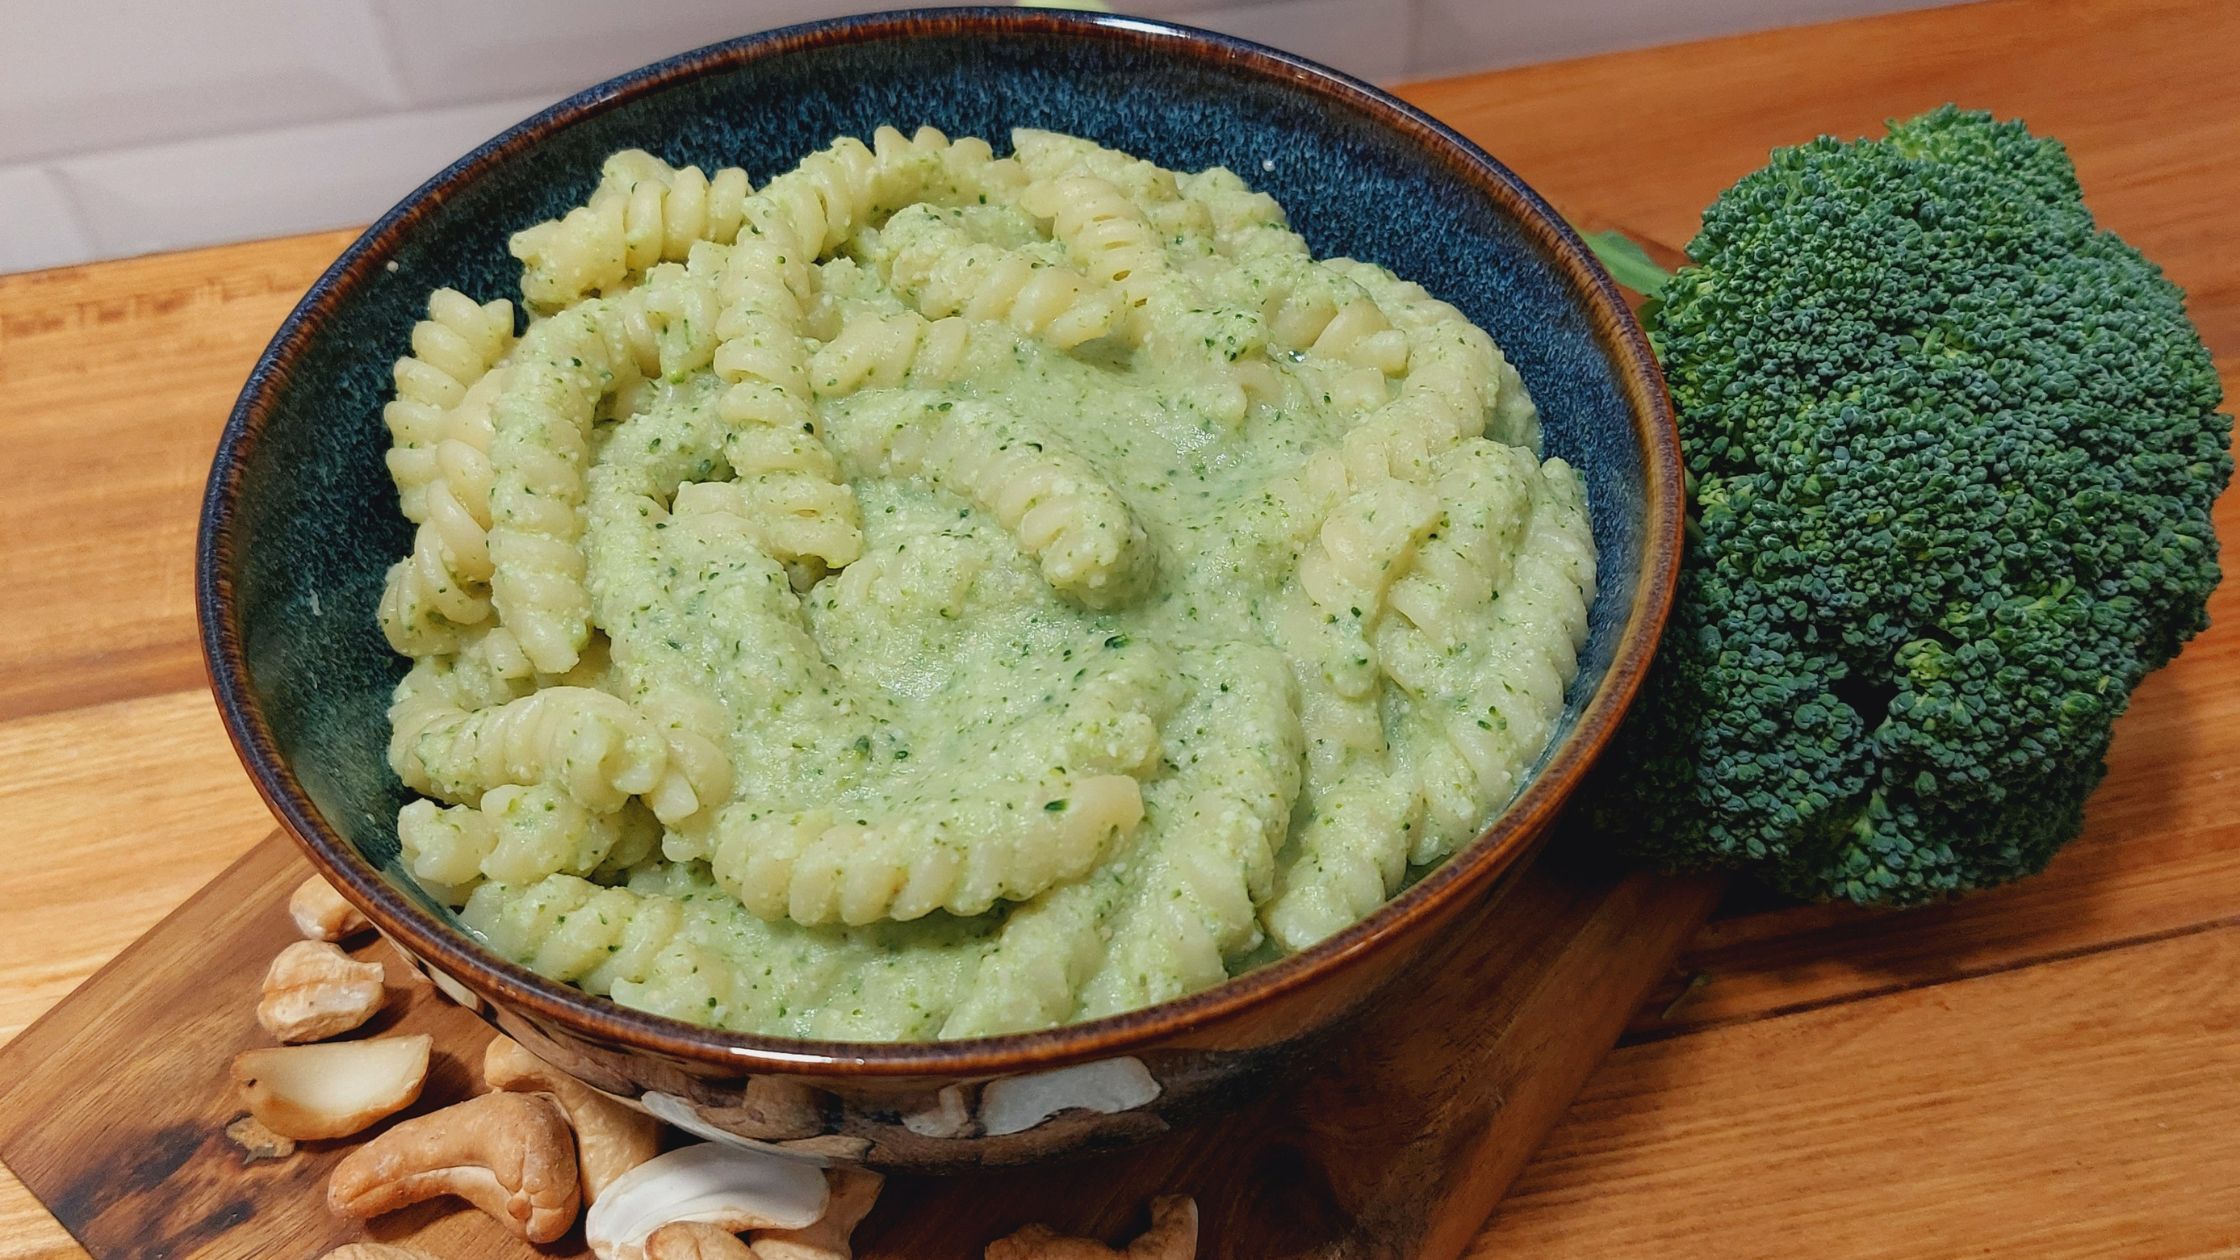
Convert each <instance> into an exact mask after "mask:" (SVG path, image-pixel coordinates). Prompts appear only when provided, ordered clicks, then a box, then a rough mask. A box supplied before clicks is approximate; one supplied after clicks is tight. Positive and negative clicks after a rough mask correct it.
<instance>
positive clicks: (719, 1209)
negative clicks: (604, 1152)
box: [583, 1142, 828, 1260]
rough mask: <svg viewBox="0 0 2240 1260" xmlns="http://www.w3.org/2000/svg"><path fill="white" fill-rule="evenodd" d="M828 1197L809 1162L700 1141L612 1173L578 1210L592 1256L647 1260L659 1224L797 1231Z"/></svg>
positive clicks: (602, 1259) (813, 1217)
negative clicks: (583, 1209) (584, 1209)
mask: <svg viewBox="0 0 2240 1260" xmlns="http://www.w3.org/2000/svg"><path fill="white" fill-rule="evenodd" d="M827 1197H828V1195H827V1191H826V1189H825V1184H824V1174H823V1173H822V1172H820V1171H818V1170H817V1169H816V1168H814V1167H812V1166H811V1165H808V1164H805V1163H801V1162H799V1161H797V1160H791V1159H786V1158H784V1157H782V1156H778V1155H766V1154H763V1153H762V1152H760V1151H751V1150H747V1149H744V1148H742V1147H736V1146H730V1145H726V1144H723V1143H718V1142H702V1143H700V1144H699V1145H697V1146H685V1147H679V1148H678V1149H676V1150H673V1151H670V1152H669V1153H668V1154H666V1155H660V1156H656V1157H655V1158H653V1159H650V1160H647V1161H646V1162H645V1163H643V1164H640V1165H638V1166H637V1167H636V1168H633V1169H631V1170H630V1171H629V1172H626V1173H624V1174H622V1176H620V1177H618V1178H616V1179H615V1181H614V1182H613V1184H611V1185H609V1186H608V1187H607V1189H606V1192H605V1193H604V1194H601V1195H600V1196H599V1201H598V1202H597V1203H594V1204H592V1205H591V1210H590V1211H589V1212H587V1213H585V1214H584V1218H583V1237H584V1241H585V1242H587V1243H589V1244H590V1245H591V1251H592V1254H594V1255H596V1256H598V1257H599V1260H646V1238H647V1236H648V1235H650V1234H652V1233H653V1231H655V1230H656V1229H659V1228H661V1227H662V1226H663V1225H668V1224H671V1223H672V1222H676V1221H698V1222H702V1223H704V1224H709V1225H714V1226H716V1227H717V1228H719V1229H721V1230H723V1231H725V1232H727V1233H734V1234H735V1233H738V1232H740V1231H742V1230H749V1229H800V1228H801V1227H802V1226H804V1225H808V1224H810V1223H812V1222H814V1221H815V1220H816V1219H817V1218H818V1217H820V1216H822V1215H824V1210H825V1202H826V1199H827Z"/></svg>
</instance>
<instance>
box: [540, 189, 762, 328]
mask: <svg viewBox="0 0 2240 1260" xmlns="http://www.w3.org/2000/svg"><path fill="white" fill-rule="evenodd" d="M748 191H749V185H748V182H747V173H746V172H745V171H742V170H740V169H738V168H737V167H728V166H727V167H724V168H722V169H720V170H718V171H717V172H716V173H715V174H714V175H712V176H711V175H709V174H707V173H706V172H704V171H702V170H701V169H700V168H699V167H697V166H687V167H685V168H683V169H682V170H679V169H677V168H675V167H672V166H670V165H669V164H668V163H667V162H664V161H662V160H661V159H660V158H657V157H655V156H653V155H652V154H650V153H647V152H645V151H644V150H642V149H625V150H623V151H622V152H620V153H617V154H615V155H614V156H612V157H610V158H608V159H607V160H606V164H605V165H604V166H602V167H601V168H600V172H599V186H598V187H597V188H596V189H595V190H594V191H593V192H592V194H591V199H590V201H588V202H587V203H586V204H584V205H581V206H578V207H576V208H575V209H573V210H570V211H569V212H568V213H567V214H565V215H563V216H562V217H560V218H558V219H553V220H549V221H547V222H544V223H539V224H537V225H535V226H533V227H527V228H523V229H522V230H521V231H519V232H516V233H514V234H513V239H512V241H511V242H510V243H509V248H510V249H511V250H512V252H513V256H514V257H515V258H518V259H520V260H521V262H522V274H521V293H522V296H523V297H524V298H526V299H527V301H528V303H529V305H530V306H531V307H532V308H534V309H537V310H540V311H554V310H559V309H560V308H562V307H565V306H568V305H570V304H572V303H574V302H576V301H578V300H580V299H581V298H583V297H584V296H585V295H586V294H594V293H606V292H610V291H612V290H615V289H619V288H621V287H623V286H624V285H625V284H626V283H627V282H628V281H629V280H630V279H631V278H632V277H634V276H636V275H638V274H640V273H643V272H644V271H646V270H647V269H648V268H650V267H652V266H653V265H654V264H655V263H658V262H664V261H666V262H682V261H683V260H684V259H685V258H686V257H687V256H689V254H690V252H691V249H692V246H693V245H694V244H695V243H697V242H700V241H715V242H718V243H726V242H729V241H730V240H731V239H732V238H733V237H735V236H737V235H738V234H739V225H740V223H741V222H742V216H743V212H744V207H745V202H746V198H747V194H748Z"/></svg>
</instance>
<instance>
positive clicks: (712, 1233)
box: [646, 1221, 759, 1260]
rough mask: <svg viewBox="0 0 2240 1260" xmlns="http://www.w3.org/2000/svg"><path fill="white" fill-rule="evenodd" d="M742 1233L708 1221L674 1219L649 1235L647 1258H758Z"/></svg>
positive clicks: (663, 1259) (753, 1259) (647, 1236)
mask: <svg viewBox="0 0 2240 1260" xmlns="http://www.w3.org/2000/svg"><path fill="white" fill-rule="evenodd" d="M758 1255H759V1253H758V1252H756V1251H755V1249H754V1248H752V1247H749V1246H747V1244H745V1243H743V1242H740V1241H739V1236H738V1235H737V1234H734V1233H730V1232H728V1231H726V1230H724V1229H723V1228H721V1227H720V1226H716V1225H710V1224H708V1223H707V1222H706V1221H671V1222H669V1223H668V1224H666V1225H664V1226H662V1227H661V1228H659V1229H657V1230H655V1231H653V1232H652V1233H650V1234H648V1235H646V1260H757V1256H758Z"/></svg>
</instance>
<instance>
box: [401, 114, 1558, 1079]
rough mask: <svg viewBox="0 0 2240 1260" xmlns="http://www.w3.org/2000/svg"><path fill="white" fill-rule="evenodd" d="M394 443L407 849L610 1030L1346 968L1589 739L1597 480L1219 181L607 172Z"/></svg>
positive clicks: (836, 1023)
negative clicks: (1582, 683)
mask: <svg viewBox="0 0 2240 1260" xmlns="http://www.w3.org/2000/svg"><path fill="white" fill-rule="evenodd" d="M513 252H514V254H515V255H516V256H517V257H518V258H520V259H521V261H522V263H523V280H522V286H521V305H522V308H523V310H524V312H525V315H526V320H525V326H523V327H521V328H520V329H519V330H518V331H517V329H516V326H515V325H516V317H515V312H514V308H513V307H512V305H511V304H509V303H507V302H504V301H491V302H488V303H478V302H476V301H474V300H472V299H470V298H468V297H467V296H465V295H462V294H459V293H456V292H452V291H450V290H443V291H439V292H438V293H437V294H436V295H435V296H434V297H433V298H432V299H431V300H430V302H429V306H428V318H427V320H425V321H424V322H422V323H421V324H420V325H419V326H418V327H417V328H416V329H414V331H413V335H412V353H411V354H410V355H409V356H408V357H406V358H404V359H402V360H400V361H399V362H398V365H397V369H396V379H397V392H396V401H395V402H393V403H391V404H390V405H389V407H388V410H387V412H386V416H387V419H388V422H389V425H390V428H391V430H392V433H393V437H394V442H395V445H394V448H393V449H392V451H391V452H390V457H389V464H390V468H391V470H392V472H393V473H394V475H395V479H396V483H397V489H398V495H399V501H400V506H401V508H402V510H403V512H404V514H405V515H406V517H407V518H409V519H410V520H411V521H412V522H414V523H415V524H416V526H417V527H418V532H417V534H416V536H415V539H414V541H413V544H412V551H411V554H409V555H408V556H406V557H405V558H404V559H402V560H400V561H399V562H398V563H397V565H396V566H395V567H394V568H393V569H392V570H391V571H390V573H389V578H388V584H387V588H386V590H385V593H384V596H383V598H382V600H381V604H380V613H379V615H380V619H381V624H382V629H383V631H384V632H385V634H386V635H387V637H388V639H389V641H390V643H391V644H392V645H393V646H394V647H395V648H396V650H397V651H398V652H399V653H401V654H403V655H405V656H409V657H411V658H412V667H411V670H410V672H409V673H408V674H407V675H406V677H405V679H404V680H403V682H402V683H400V684H399V686H398V688H397V692H396V697H395V703H394V706H393V708H392V710H391V720H392V725H393V736H392V740H391V744H390V761H391V764H392V765H393V767H394V768H395V770H396V772H397V774H398V776H399V778H400V779H401V780H402V781H403V782H404V783H405V785H406V786H407V787H409V788H411V789H412V790H413V791H414V792H416V793H419V794H420V795H421V796H422V797H423V798H424V799H416V800H414V801H412V802H411V803H410V804H408V805H406V806H405V808H404V810H403V813H402V815H401V816H400V817H399V819H398V823H397V832H398V837H399V841H400V844H401V849H402V861H403V862H404V864H405V866H406V867H407V869H408V870H409V871H410V872H411V873H412V874H413V875H414V876H415V877H416V878H418V879H419V880H420V881H421V882H422V883H423V885H424V886H425V887H427V888H428V889H429V890H430V891H431V893H433V894H434V895H436V896H438V897H440V898H443V899H445V900H446V901H448V902H449V903H450V904H452V905H454V906H457V907H460V908H461V909H460V915H461V919H462V921H463V922H464V923H465V924H466V925H467V927H468V928H469V929H470V930H472V931H473V932H475V933H477V934H478V935H479V936H481V937H482V938H483V939H484V940H485V941H487V942H488V943H489V944H490V945H491V946H492V947H493V948H495V949H496V950H498V951H499V952H501V953H503V954H504V955H506V956H507V957H509V958H513V959H515V960H518V961H520V962H522V963H524V964H526V965H528V966H530V967H532V968H534V969H536V970H537V971H539V972H542V973H543V974H545V975H548V976H552V977H554V978H557V979H560V980H564V981H569V982H573V983H575V984H577V985H580V986H582V987H583V988H585V989H587V990H589V991H591V992H593V993H599V994H605V995H608V996H611V997H612V998H613V999H614V1000H616V1001H618V1002H622V1003H624V1004H627V1005H630V1006H635V1007H640V1008H643V1009H646V1010H651V1011H655V1012H659V1013H662V1014H666V1015H671V1016H675V1017H678V1018H681V1019H686V1020H692V1021H695V1022H699V1023H703V1024H710V1025H716V1026H720V1027H724V1028H731V1029H737V1030H742V1031H752V1032H757V1033H767V1034H776V1035H791V1036H808V1037H819V1038H838V1039H850V1040H898V1039H925V1038H939V1037H964V1036H975V1035H985V1034H994V1033H1002V1032H1010V1031H1018V1030H1024V1029H1031V1028H1039V1027H1046V1026H1050V1025H1054V1024H1060V1023H1065V1022H1068V1021H1071V1020H1079V1019H1086V1018H1092V1017H1095V1016H1099V1015H1106V1014H1112V1013H1115V1012H1119V1011H1125V1010H1129V1009H1132V1008H1135V1007H1138V1006H1142V1005H1144V1004H1147V1003H1152V1002H1158V1001H1161V1000H1165V999H1168V998H1173V997H1178V996H1181V995H1184V994H1188V993H1191V992H1194V991H1196V990H1199V989H1202V988H1204V987H1206V986H1208V985H1211V984H1214V983H1217V982H1219V981H1220V980H1222V979H1223V978H1225V977H1227V976H1229V975H1232V974H1235V973H1236V972H1238V971H1240V970H1242V969H1244V968H1246V967H1249V966H1252V965H1255V964H1256V963H1259V962H1262V961H1265V960H1267V959H1269V958H1272V957H1276V956H1278V955H1281V954H1283V953H1287V952H1291V951H1295V950H1299V949H1303V948H1305V947H1307V946H1309V945H1312V944H1313V943H1315V942H1316V941H1319V940H1321V939H1323V938H1325V937H1327V936H1329V935H1331V934H1332V933H1335V932H1337V931H1340V930H1342V929H1343V928H1345V927H1346V926H1348V925H1349V924H1351V923H1353V922H1355V921H1356V920H1358V919H1359V918H1361V917H1362V916H1363V915H1366V914H1367V913H1369V912H1370V911H1371V910H1373V909H1374V908H1375V907H1376V906H1377V905H1379V904H1380V903H1382V902H1383V901H1384V900H1385V899H1386V898H1388V897H1390V896H1391V895H1392V894H1393V893H1394V892H1395V891H1396V890H1397V889H1398V888H1400V887H1401V886H1402V884H1404V883H1405V882H1406V881H1407V880H1408V878H1409V877H1410V875H1411V873H1412V872H1416V871H1420V870H1421V869H1422V868H1424V867H1425V866H1427V865H1429V864H1432V863H1436V862H1438V861H1440V860H1441V859H1443V858H1445V857H1446V856H1447V855H1449V854H1450V853H1452V852H1453V851H1454V850H1455V849H1456V848H1457V847H1459V846H1461V845H1462V844H1464V843H1466V842H1467V841H1468V840H1469V839H1470V838H1471V837H1473V836H1474V835H1476V834H1477V832H1478V831H1479V830H1480V829H1481V828H1483V827H1484V826H1485V825H1486V823H1487V822H1488V821H1489V820H1490V819H1491V818H1492V817H1493V815H1495V814H1496V813H1498V812H1499V811H1500V810H1501V809H1502V807H1503V806H1504V805H1505V804H1506V803H1507V802H1508V801H1509V799H1510V798H1511V797H1512V796H1513V795H1514V793H1515V792H1516V790H1517V789H1518V787H1519V785H1520V784H1521V782H1522V780H1523V778H1524V777H1525V776H1526V775H1527V774H1528V773H1529V770H1530V768H1531V767H1532V766H1533V764H1534V763H1535V762H1536V761H1537V760H1538V758H1539V757H1540V755H1541V753H1542V752H1543V750H1544V749H1545V747H1546V745H1547V743H1548V741H1549V740H1550V738H1551V737H1552V734H1553V731H1554V728H1555V724H1556V722H1557V721H1558V719H1559V718H1560V716H1561V714H1562V711H1563V705H1564V695H1565V691H1566V688H1567V687H1568V685H1569V683H1570V681H1571V678H1572V676H1573V674H1574V672H1575V669H1576V656H1577V652H1578V650H1579V648H1580V645H1581V644H1582V643H1583V641H1584V637H1585V632H1586V621H1587V605H1588V602H1589V600H1590V599H1591V597H1592V592H1593V587H1594V546H1593V540H1592V538H1591V537H1590V535H1589V531H1588V523H1587V514H1586V501H1585V492H1584V489H1583V487H1582V485H1581V483H1580V480H1579V478H1578V476H1577V475H1576V474H1575V473H1574V471H1573V470H1572V469H1571V468H1569V467H1568V466H1566V465H1565V464H1564V463H1563V462H1562V461H1561V460H1557V459H1543V458H1542V457H1541V456H1540V455H1539V453H1538V448H1539V418H1538V413H1537V412H1536V411H1535V409H1534V407H1533V405H1532V400H1531V397H1530V395H1529V394H1528V393H1527V391H1526V389H1525V386H1524V382H1523V381H1522V380H1521V379H1520V378H1519V376H1518V374H1517V373H1516V372H1515V370H1513V369H1512V368H1511V367H1510V365H1509V363H1508V362H1507V360H1506V359H1505V358H1504V357H1503V356H1502V354H1501V352H1500V350H1499V349H1498V348H1497V347H1496V346H1495V345H1494V343H1493V341H1492V340H1491V338H1489V337H1488V336H1487V335H1486V334H1485V333H1484V332H1483V331H1481V330H1480V329H1478V328H1477V327H1475V326H1473V325H1472V324H1471V323H1470V322H1469V320H1468V319H1466V318H1464V317H1463V315H1462V314H1461V313H1460V312H1458V311H1457V310H1455V309H1454V308H1453V307H1451V306H1449V305H1447V304H1446V303H1443V302H1441V301H1438V300H1437V299H1435V298H1433V297H1432V296H1430V294H1428V293H1427V292H1425V291H1424V290H1423V289H1422V288H1421V287H1419V286H1417V285H1415V284H1412V283H1409V282H1407V281H1404V280H1400V279H1398V278H1396V277H1394V276H1393V275H1391V274H1390V273H1389V272H1386V271H1385V270H1383V269H1382V268H1379V267H1376V266H1374V265H1371V264H1368V263H1362V262H1355V261H1351V260H1347V259H1333V260H1317V259H1315V258H1314V257H1313V256H1312V255H1311V254H1310V253H1309V251H1308V249H1307V247H1306V245H1305V243H1304V242H1303V241H1302V240H1301V239H1300V237H1299V236H1298V235H1297V234H1296V233H1294V232H1293V231H1291V230H1290V228H1289V226H1288V225H1287V223H1286V221H1285V219H1284V215H1283V212H1282V210H1281V209H1280V208H1279V207H1278V206H1277V205H1276V203H1275V202H1274V201H1272V200H1271V199H1269V198H1268V197H1267V196H1265V195H1263V194H1261V193H1258V192H1255V191H1253V190H1252V189H1251V188H1249V187H1247V186H1246V185H1245V184H1244V182H1243V181H1242V180H1240V179H1239V178H1238V177H1237V176H1235V175H1234V174H1231V173H1230V172H1229V171H1226V170H1223V169H1220V168H1215V169H1212V170H1207V171H1202V172H1198V173H1195V174H1178V173H1176V172H1173V171H1169V170H1165V169H1163V168H1161V167H1159V166H1156V165H1154V164H1152V163H1150V162H1146V161H1143V160H1141V159H1139V158H1135V157H1132V156H1130V155H1128V154H1125V153H1120V152H1116V151H1114V150H1111V149H1106V148H1102V147H1100V146H1098V145H1095V144H1093V143H1090V142H1089V141H1086V140H1081V139H1077V138H1074V137H1070V136H1064V135H1057V134H1053V133H1049V132H1035V131H1022V132H1017V133H1015V134H1014V135H1013V137H1012V153H1011V154H1010V155H1009V156H1002V157H999V156H997V154H996V152H995V151H994V150H993V149H992V148H991V147H990V146H989V145H988V144H987V143H986V142H984V141H980V140H973V139H957V140H952V139H950V138H948V137H946V136H944V135H942V134H941V133H940V132H937V131H934V130H932V129H930V128H928V129H922V130H920V131H918V132H917V133H916V134H915V135H911V136H905V135H903V134H902V133H900V132H898V131H895V130H892V129H888V128H882V129H880V130H879V132H878V133H877V135H876V136H874V137H873V138H872V140H871V142H870V143H868V144H866V143H863V142H861V141H858V140H854V139H843V140H840V141H838V142H836V143H835V144H833V145H832V146H831V147H829V148H827V149H824V150H822V151H820V152H818V153H815V154H812V155H811V156H810V157H809V158H808V159H807V160H806V161H804V162H803V163H802V164H801V165H800V166H799V167H797V168H795V169H794V170H791V171H789V172H786V173H784V174H781V175H778V176H776V177H775V178H773V179H772V180H770V182H769V183H767V184H765V185H763V186H762V187H760V188H755V187H754V186H752V184H751V183H750V182H749V180H748V178H747V176H746V174H745V173H744V172H742V171H739V170H736V169H724V170H719V171H715V172H704V171H701V170H699V169H698V168H694V167H685V168H682V169H678V168H674V167H671V166H670V165H668V164H667V163H666V162H663V161H662V160H660V159H659V158H656V157H654V156H652V155H650V154H647V153H643V152H639V151H634V150H633V151H629V152H624V153H618V154H616V155H614V156H613V157H612V158H610V159H608V161H607V163H606V165H605V167H604V169H603V171H602V172H601V179H600V182H599V184H598V186H597V188H596V190H595V191H594V192H593V193H592V195H591V197H590V199H589V201H588V202H587V203H586V204H585V205H583V206H581V207H579V208H577V209H575V210H572V211H570V212H569V213H568V214H566V215H565V216H563V217H561V218H559V219H557V220H554V221H552V222H548V223H541V224H538V225H536V226H533V227H530V228H527V229H525V230H523V231H521V232H519V233H518V234H516V235H515V236H514V238H513Z"/></svg>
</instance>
